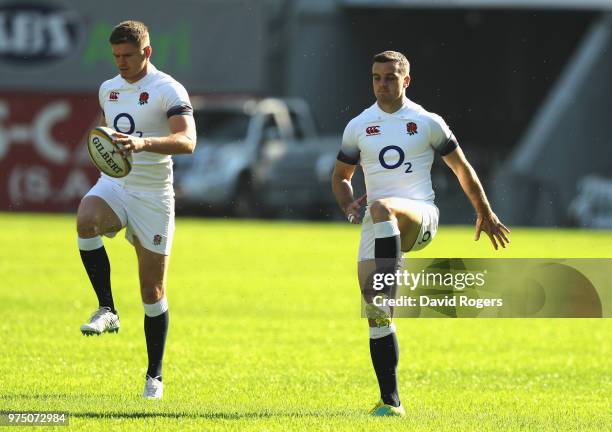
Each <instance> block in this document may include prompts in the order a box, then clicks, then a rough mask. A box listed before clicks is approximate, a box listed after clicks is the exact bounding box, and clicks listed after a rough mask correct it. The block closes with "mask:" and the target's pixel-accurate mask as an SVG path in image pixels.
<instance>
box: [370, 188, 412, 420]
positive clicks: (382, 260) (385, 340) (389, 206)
mask: <svg viewBox="0 0 612 432" xmlns="http://www.w3.org/2000/svg"><path fill="white" fill-rule="evenodd" d="M402 204H403V203H402V202H400V201H398V200H394V199H393V198H388V199H380V200H375V201H373V202H372V203H371V204H370V207H369V212H370V216H371V218H372V224H373V231H374V260H373V261H372V260H365V261H361V262H360V264H359V280H360V285H361V287H362V290H363V291H364V293H370V296H371V294H372V293H373V289H372V287H371V286H369V284H371V278H370V277H369V275H371V274H372V273H378V274H388V273H391V274H394V273H395V271H396V269H397V268H398V261H399V259H400V258H401V256H402V250H410V249H411V248H412V246H413V245H414V243H415V242H416V240H417V237H418V234H419V231H420V229H421V220H422V216H421V214H420V212H418V211H416V210H413V209H410V208H407V207H406V206H405V205H402ZM372 267H373V268H372ZM394 289H395V286H390V287H387V291H388V292H387V294H388V295H389V296H393V294H394ZM364 297H365V298H366V302H368V303H370V302H369V301H368V295H364ZM369 306H373V304H372V303H370V304H369ZM371 310H372V309H370V312H371ZM379 311H380V312H381V313H382V314H374V315H375V316H372V318H373V319H369V321H368V322H369V325H370V355H371V358H372V364H373V366H374V371H375V372H376V377H377V379H378V385H379V388H380V395H381V400H380V401H379V402H378V404H377V405H376V406H375V407H374V409H372V411H371V413H372V415H376V416H403V415H405V411H404V408H403V407H402V405H401V401H400V398H399V392H398V386H397V364H398V361H399V347H398V342H397V337H396V334H395V326H394V325H393V323H392V322H391V318H392V310H391V309H390V308H388V307H387V308H383V309H381V310H379ZM385 315H386V316H388V318H387V319H385V318H386V316H385ZM368 316H371V315H368Z"/></svg>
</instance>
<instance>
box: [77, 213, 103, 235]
mask: <svg viewBox="0 0 612 432" xmlns="http://www.w3.org/2000/svg"><path fill="white" fill-rule="evenodd" d="M99 222H100V221H99V220H98V218H97V217H96V215H95V214H93V213H90V212H87V211H84V212H79V214H78V216H77V233H78V235H79V237H81V238H91V237H95V236H97V235H99V234H100V223H99Z"/></svg>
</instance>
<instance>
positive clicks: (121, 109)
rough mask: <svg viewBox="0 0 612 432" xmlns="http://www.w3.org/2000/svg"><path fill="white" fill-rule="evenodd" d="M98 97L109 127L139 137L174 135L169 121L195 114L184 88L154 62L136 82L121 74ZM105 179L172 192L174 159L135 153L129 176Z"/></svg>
mask: <svg viewBox="0 0 612 432" xmlns="http://www.w3.org/2000/svg"><path fill="white" fill-rule="evenodd" d="M98 97H99V99H100V107H101V108H102V112H103V113H104V118H105V119H106V124H107V125H108V127H110V128H112V129H114V130H116V131H117V132H122V133H124V134H128V135H134V136H138V137H161V136H167V135H169V134H170V133H171V132H170V125H169V123H168V118H170V117H171V116H173V115H193V109H192V107H191V102H190V101H189V95H188V94H187V91H186V90H185V88H184V87H183V86H182V85H181V84H180V83H178V82H177V81H176V80H174V78H172V77H171V76H170V75H168V74H166V73H164V72H161V71H159V70H157V69H156V68H155V66H153V65H152V64H151V63H149V66H148V69H147V74H146V75H145V76H144V77H143V78H142V79H140V80H138V81H137V82H135V83H131V84H130V83H129V82H127V81H126V80H125V79H123V78H122V77H121V75H117V76H116V77H114V78H112V79H110V80H107V81H104V82H103V83H102V85H101V86H100V91H99V94H98ZM102 177H105V178H107V179H109V180H111V181H113V182H117V183H120V184H122V185H124V186H125V187H126V188H131V189H138V190H145V191H172V180H173V178H172V158H171V157H170V155H163V154H159V153H152V152H147V151H143V152H140V153H132V171H131V172H130V173H129V174H128V175H127V176H125V177H123V178H113V177H110V176H107V175H106V174H102Z"/></svg>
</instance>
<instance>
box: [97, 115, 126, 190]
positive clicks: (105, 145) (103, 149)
mask: <svg viewBox="0 0 612 432" xmlns="http://www.w3.org/2000/svg"><path fill="white" fill-rule="evenodd" d="M114 132H115V131H114V130H113V129H111V128H108V127H104V126H98V127H96V128H93V129H92V130H91V131H90V132H89V136H88V137H87V150H89V157H90V158H91V161H92V162H93V164H94V165H95V166H96V168H98V169H99V170H100V171H102V172H103V173H104V174H106V175H109V176H111V177H116V178H119V177H125V176H126V175H128V174H129V173H130V171H131V170H132V164H131V161H132V156H131V155H130V156H127V157H125V156H123V155H122V154H121V152H120V151H119V147H118V146H117V144H115V143H114V142H113V133H114Z"/></svg>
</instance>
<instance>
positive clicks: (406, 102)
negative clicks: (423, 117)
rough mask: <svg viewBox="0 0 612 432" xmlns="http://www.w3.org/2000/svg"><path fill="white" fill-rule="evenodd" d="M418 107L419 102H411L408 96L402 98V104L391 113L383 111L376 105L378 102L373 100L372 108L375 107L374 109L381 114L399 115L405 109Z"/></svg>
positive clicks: (416, 108)
mask: <svg viewBox="0 0 612 432" xmlns="http://www.w3.org/2000/svg"><path fill="white" fill-rule="evenodd" d="M419 107H420V105H419V104H417V103H415V102H412V101H411V100H410V99H408V98H404V102H403V103H402V106H401V107H400V109H398V110H397V111H395V112H392V113H388V112H385V111H383V110H382V109H381V108H380V106H379V105H378V102H374V108H375V109H376V111H377V112H378V114H379V115H382V116H386V117H401V116H402V115H403V114H405V113H406V111H407V110H410V109H412V110H417V111H418V108H419Z"/></svg>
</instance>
